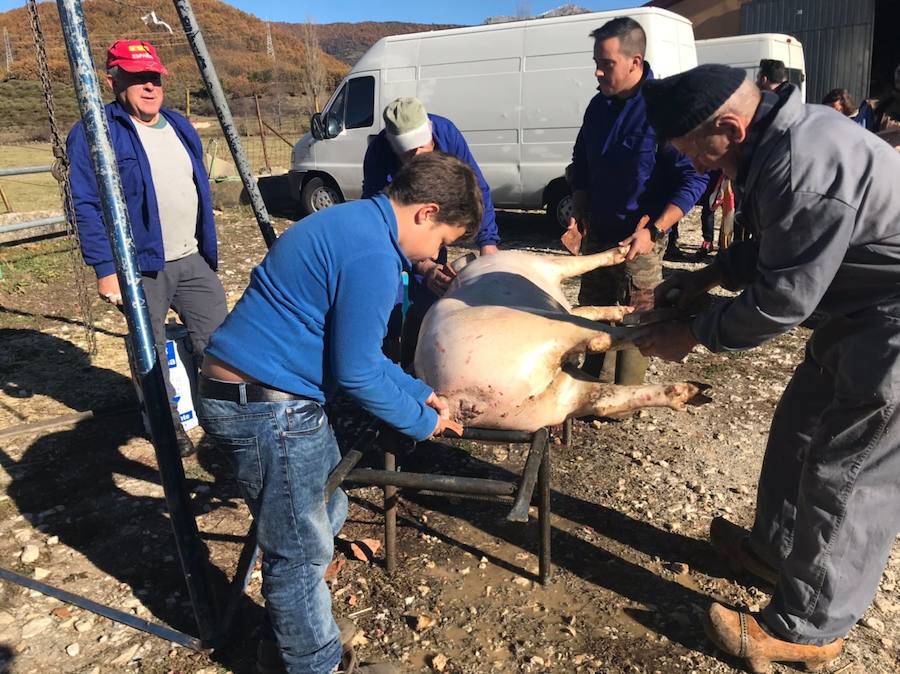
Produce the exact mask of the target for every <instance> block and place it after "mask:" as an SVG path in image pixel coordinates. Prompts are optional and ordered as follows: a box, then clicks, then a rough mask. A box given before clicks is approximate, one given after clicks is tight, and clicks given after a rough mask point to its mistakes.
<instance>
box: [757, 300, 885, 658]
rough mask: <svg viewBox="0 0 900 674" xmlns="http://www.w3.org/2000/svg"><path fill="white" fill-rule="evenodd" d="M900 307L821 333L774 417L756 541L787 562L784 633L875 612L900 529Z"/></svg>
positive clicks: (778, 611) (780, 612)
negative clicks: (894, 313) (875, 601)
mask: <svg viewBox="0 0 900 674" xmlns="http://www.w3.org/2000/svg"><path fill="white" fill-rule="evenodd" d="M898 397H900V318H895V317H891V316H885V315H880V313H879V311H878V310H874V309H873V310H869V311H867V312H866V315H864V316H863V315H860V316H855V317H854V318H852V319H851V318H837V319H832V320H829V321H826V322H825V323H824V324H823V325H821V326H820V327H818V328H817V329H816V330H815V332H814V333H813V335H812V337H811V338H810V340H809V343H808V344H807V347H806V357H805V359H804V361H803V363H801V364H800V366H799V367H798V368H797V370H796V371H795V372H794V376H793V377H792V378H791V381H790V383H789V384H788V387H787V389H786V390H785V392H784V395H783V396H782V398H781V401H780V402H779V403H778V407H777V409H776V410H775V417H774V419H773V421H772V428H771V431H770V434H769V442H768V446H767V447H766V454H765V459H764V461H763V467H762V475H761V476H760V480H759V488H758V492H757V502H756V521H755V523H754V526H753V531H752V534H751V539H750V542H751V546H752V547H753V549H754V551H755V552H756V553H757V554H758V555H760V556H761V557H762V558H763V559H765V560H767V561H768V562H769V563H770V564H772V565H773V566H775V567H776V568H778V569H779V571H780V573H779V577H778V583H777V585H776V588H775V593H774V595H773V597H772V601H771V602H770V604H769V605H768V606H767V607H766V608H765V609H764V611H763V619H764V621H765V623H766V625H767V626H768V627H769V628H770V629H771V630H772V632H774V633H775V634H776V635H777V636H779V637H781V638H783V639H787V640H789V641H792V642H796V643H811V644H819V645H821V644H825V643H829V642H831V641H833V640H835V639H837V638H839V637H843V636H845V635H846V634H847V632H848V631H849V630H850V628H851V627H853V625H854V624H855V623H856V621H857V620H859V618H860V617H861V616H862V614H863V613H864V612H865V610H866V609H867V607H868V606H869V604H870V603H871V601H872V599H873V598H874V596H875V592H876V591H877V589H878V583H879V580H880V578H881V574H882V572H883V570H884V567H885V564H886V563H887V559H888V555H889V554H890V550H891V546H892V544H893V542H894V539H895V537H896V535H897V533H898V531H900V415H898V412H897V407H896V406H897V401H898Z"/></svg>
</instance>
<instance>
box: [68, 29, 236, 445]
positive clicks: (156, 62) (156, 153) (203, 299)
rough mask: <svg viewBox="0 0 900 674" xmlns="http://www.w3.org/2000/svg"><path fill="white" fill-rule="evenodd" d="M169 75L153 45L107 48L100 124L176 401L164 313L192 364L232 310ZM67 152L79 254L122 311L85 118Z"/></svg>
mask: <svg viewBox="0 0 900 674" xmlns="http://www.w3.org/2000/svg"><path fill="white" fill-rule="evenodd" d="M167 74H168V72H167V71H166V69H165V67H163V64H162V62H161V61H160V59H159V56H158V55H157V53H156V49H155V48H154V47H153V45H152V44H150V43H149V42H142V41H140V40H117V41H116V42H114V43H113V44H112V46H110V48H109V49H108V50H107V53H106V81H107V83H108V84H109V87H110V88H111V89H112V92H113V95H114V96H115V100H114V101H113V102H112V103H109V104H108V105H106V107H105V112H106V120H107V123H108V125H109V133H110V137H111V139H112V146H113V151H114V152H115V154H116V161H117V163H118V169H119V176H120V177H121V179H122V189H123V192H124V193H125V204H126V206H127V207H128V216H129V220H130V221H131V234H132V236H133V237H134V244H135V248H136V252H137V263H138V267H139V269H140V272H141V283H142V284H143V286H144V295H145V296H146V298H147V310H148V312H149V313H150V320H151V327H152V329H153V338H154V341H155V342H156V349H157V351H158V352H159V359H160V363H162V364H163V368H162V371H163V375H164V377H165V380H166V389H167V390H168V392H169V396H170V398H174V395H175V392H174V390H173V389H172V384H171V383H170V381H169V368H168V367H166V366H165V364H166V363H167V357H166V314H167V313H168V311H169V308H170V307H171V308H173V309H175V312H176V313H177V314H178V316H179V318H181V320H182V322H183V323H184V325H185V327H186V328H187V331H188V334H189V335H190V340H191V345H192V347H193V352H194V357H195V359H197V361H198V363H197V364H198V365H199V360H200V359H201V357H202V355H203V350H204V349H205V348H206V343H207V341H208V340H209V336H210V335H211V334H212V333H213V331H214V330H215V329H216V328H218V327H219V325H220V324H221V323H222V321H223V320H225V315H226V314H227V313H228V308H227V305H226V303H225V291H224V289H223V288H222V283H221V281H219V277H218V276H216V266H217V264H218V259H217V252H218V251H217V242H216V225H215V220H214V219H213V211H212V197H211V194H210V189H209V178H208V177H207V175H206V169H205V168H204V165H203V148H202V146H201V144H200V138H199V136H198V135H197V132H196V131H195V130H194V127H193V126H191V124H190V122H188V120H187V119H185V118H184V117H182V116H181V115H179V114H178V113H177V112H175V111H174V110H170V109H168V108H164V107H162V104H163V98H164V88H163V77H164V76H165V75H167ZM66 151H67V153H68V156H69V162H70V165H71V177H70V180H71V187H72V201H73V204H74V209H75V222H76V226H77V227H78V237H79V239H80V242H81V252H82V255H83V256H84V260H85V262H87V263H88V264H89V265H91V266H92V267H93V268H94V271H95V272H96V274H97V292H98V294H99V295H100V297H101V298H103V299H104V300H106V301H107V302H110V303H111V304H114V305H117V306H121V304H122V292H121V289H120V288H119V280H118V278H117V277H116V267H115V263H114V262H113V254H112V249H111V247H110V243H109V239H108V237H107V235H106V229H105V228H104V226H103V212H102V208H101V204H100V194H99V191H98V187H97V179H96V177H95V175H94V169H93V165H92V163H91V148H89V147H88V143H87V136H86V135H85V132H84V126H83V125H82V123H81V122H78V123H77V124H75V126H74V127H72V130H71V131H70V132H69V136H68V138H67V140H66ZM170 402H171V408H172V421H173V423H174V424H175V435H176V437H177V439H178V448H179V451H180V452H181V455H182V456H187V455H189V454H191V453H193V452H194V446H193V443H192V442H191V440H190V438H189V437H188V436H187V434H186V433H185V432H184V429H183V428H182V427H181V419H180V417H179V415H178V410H177V408H176V406H175V402H174V400H171V401H170Z"/></svg>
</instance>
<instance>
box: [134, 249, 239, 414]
mask: <svg viewBox="0 0 900 674" xmlns="http://www.w3.org/2000/svg"><path fill="white" fill-rule="evenodd" d="M141 282H142V283H143V285H144V295H145V296H146V297H147V310H148V312H149V314H150V323H151V324H152V326H153V339H154V341H155V343H156V351H157V353H159V360H160V363H162V365H163V368H162V370H163V376H164V378H165V380H166V390H167V391H168V393H169V399H170V400H171V399H172V397H174V395H175V391H174V390H173V389H172V384H171V383H170V382H169V368H168V367H165V364H166V314H167V313H168V311H169V307H171V308H172V309H174V310H175V313H176V314H178V317H179V318H180V319H181V322H182V323H184V327H185V328H187V331H188V335H189V336H190V339H191V347H192V348H193V352H194V360H195V361H196V365H197V366H199V365H200V359H201V357H202V355H203V350H204V349H205V348H206V344H207V343H208V342H209V337H210V335H212V333H213V332H215V330H216V328H218V327H219V326H220V325H221V324H222V321H224V320H225V316H227V315H228V306H227V304H226V303H225V290H224V289H223V288H222V282H221V281H219V277H218V276H217V275H216V272H214V271H213V270H212V269H210V267H209V265H208V264H207V263H206V260H204V259H203V257H202V256H201V255H200V254H199V253H194V254H193V255H188V256H187V257H183V258H181V259H180V260H174V261H172V262H166V267H165V269H163V270H162V271H160V272H147V273H143V274H141ZM175 418H177V414H176V415H175Z"/></svg>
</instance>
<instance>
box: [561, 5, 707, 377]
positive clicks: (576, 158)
mask: <svg viewBox="0 0 900 674" xmlns="http://www.w3.org/2000/svg"><path fill="white" fill-rule="evenodd" d="M591 37H592V38H593V39H594V63H595V65H596V71H595V72H596V76H597V83H598V84H599V86H598V89H599V93H597V95H596V96H594V98H593V99H592V100H591V102H590V104H589V105H588V108H587V110H586V111H585V113H584V122H583V124H582V126H581V130H580V131H579V132H578V138H577V139H576V141H575V148H574V150H573V153H572V195H573V203H574V206H575V216H574V217H573V219H572V222H571V223H570V225H569V230H568V232H567V233H566V235H564V240H565V239H566V238H568V237H572V235H573V234H574V233H575V232H577V231H579V230H580V231H581V233H583V235H584V238H583V241H581V249H580V252H581V253H583V254H589V253H596V252H599V251H602V250H606V249H608V248H612V247H615V246H617V245H619V244H620V243H623V244H625V245H628V246H630V249H629V251H628V255H627V256H626V261H625V262H623V263H622V264H620V265H615V266H614V267H606V268H603V269H597V270H595V271H592V272H589V273H587V274H585V275H584V276H582V278H581V290H580V292H579V294H578V302H579V303H580V304H582V305H598V306H608V305H610V304H624V305H631V306H633V307H635V309H638V310H646V309H652V308H653V289H654V288H655V287H656V286H657V285H658V284H659V283H660V282H662V258H663V253H664V252H665V250H666V241H667V238H668V236H667V235H668V232H669V230H670V229H671V228H672V226H673V225H675V224H676V223H677V222H678V221H679V220H680V219H681V217H682V216H683V215H684V214H685V213H687V212H688V211H689V210H690V209H691V208H692V207H693V206H694V204H695V203H697V200H698V199H699V198H700V195H702V194H703V192H704V191H705V190H706V184H707V178H706V176H703V175H698V174H697V172H696V171H694V169H693V168H691V163H690V162H689V161H688V160H687V159H686V158H685V157H684V156H683V155H680V154H678V153H677V152H675V151H674V150H673V149H672V147H671V146H668V145H666V144H664V143H659V142H657V138H656V134H655V133H654V131H653V128H652V127H651V126H650V124H649V122H648V121H647V113H646V107H645V104H644V97H643V95H642V92H643V88H644V87H645V86H646V85H647V84H649V83H650V82H652V81H654V80H653V71H652V70H651V69H650V64H649V63H647V62H646V61H644V52H645V50H646V44H647V37H646V35H645V34H644V29H643V28H641V25H640V24H639V23H637V22H636V21H634V20H633V19H630V18H628V17H620V18H616V19H612V20H611V21H608V22H607V23H605V24H604V25H603V26H601V27H600V28H598V29H596V30H595V31H593V32H592V33H591ZM574 238H578V237H574ZM567 247H569V246H567ZM574 247H575V246H574V245H573V246H571V247H570V249H573V248H574ZM573 252H577V251H576V250H573ZM647 365H648V361H647V359H646V358H645V357H643V356H642V355H641V353H640V352H639V351H638V350H637V349H636V348H627V349H623V350H621V351H617V352H615V353H612V352H607V353H606V354H596V355H589V356H587V357H586V359H585V363H584V367H583V369H584V370H585V372H587V373H588V374H590V375H593V376H595V377H599V378H600V380H601V381H604V382H607V383H616V384H629V385H637V384H643V383H644V375H645V374H646V371H647Z"/></svg>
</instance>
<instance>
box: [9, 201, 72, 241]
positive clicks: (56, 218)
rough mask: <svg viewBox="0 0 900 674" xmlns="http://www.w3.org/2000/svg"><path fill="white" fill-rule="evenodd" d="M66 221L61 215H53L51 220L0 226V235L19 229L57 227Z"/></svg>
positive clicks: (44, 219) (45, 219) (43, 219)
mask: <svg viewBox="0 0 900 674" xmlns="http://www.w3.org/2000/svg"><path fill="white" fill-rule="evenodd" d="M0 192H2V190H0ZM65 221H66V219H65V217H63V216H62V215H55V216H53V217H52V218H41V219H40V220H28V221H26V222H17V223H16V224H14V225H0V234H8V233H9V232H18V231H19V230H21V229H33V228H34V227H46V226H47V225H58V224H60V223H63V222H65Z"/></svg>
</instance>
